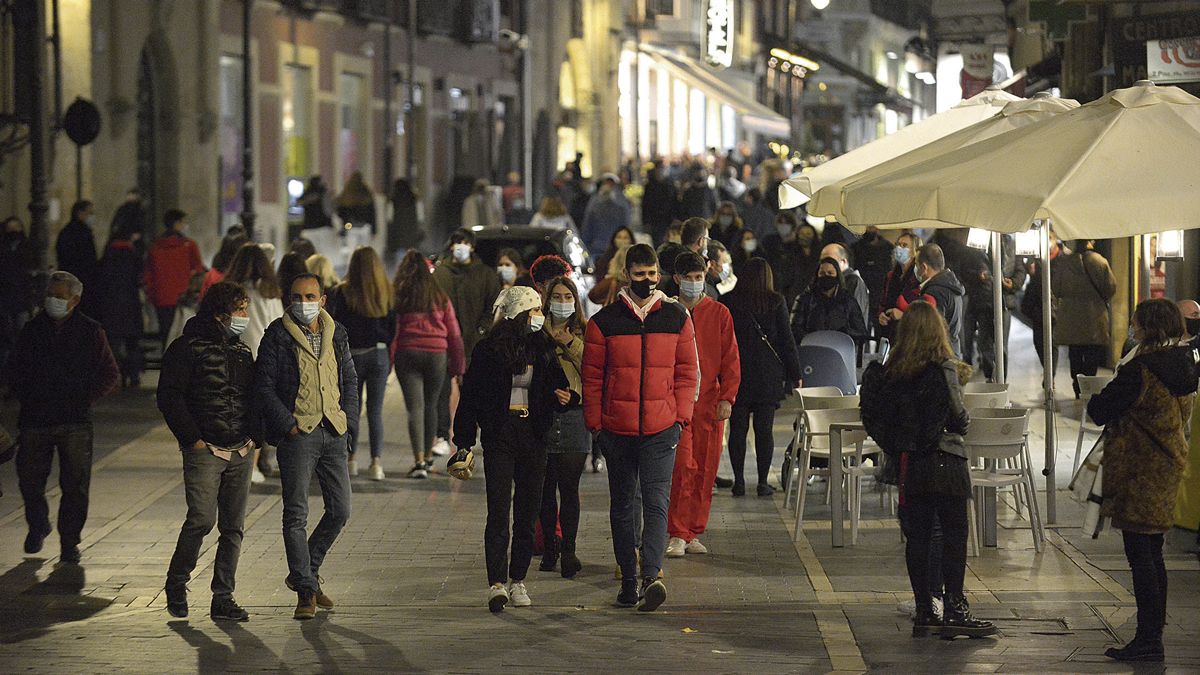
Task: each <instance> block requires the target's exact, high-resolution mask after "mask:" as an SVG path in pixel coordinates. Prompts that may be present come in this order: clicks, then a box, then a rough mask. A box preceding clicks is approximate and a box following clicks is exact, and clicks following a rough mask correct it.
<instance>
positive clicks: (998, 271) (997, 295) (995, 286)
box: [992, 232, 1008, 382]
mask: <svg viewBox="0 0 1200 675" xmlns="http://www.w3.org/2000/svg"><path fill="white" fill-rule="evenodd" d="M1003 244H1004V242H1003V235H1001V234H1000V233H999V232H993V233H992V318H993V322H992V329H993V330H994V331H995V341H994V343H993V344H994V345H995V349H994V350H993V351H995V363H994V364H993V365H994V367H995V370H994V371H993V373H992V382H1005V381H1006V380H1007V379H1008V378H1007V377H1005V372H1006V371H1005V365H1006V363H1007V361H1008V354H1007V351H1008V342H1007V341H1006V340H1005V339H1004V250H1003V249H1004V246H1003Z"/></svg>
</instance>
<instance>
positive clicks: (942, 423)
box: [861, 301, 996, 638]
mask: <svg viewBox="0 0 1200 675" xmlns="http://www.w3.org/2000/svg"><path fill="white" fill-rule="evenodd" d="M874 368H876V367H872V369H870V370H872V371H873V370H874ZM875 372H877V371H875ZM970 373H971V369H970V367H968V366H966V365H965V364H963V363H961V362H959V361H957V360H956V359H955V357H954V350H953V349H952V348H951V347H950V336H949V333H948V332H947V330H946V322H945V321H944V320H943V319H942V317H941V315H940V314H938V311H937V310H936V309H935V308H934V307H933V305H930V304H928V303H926V302H923V301H918V302H914V303H913V304H912V305H910V306H909V308H908V311H906V312H905V313H904V317H903V318H902V319H901V320H900V323H899V326H898V327H897V329H896V340H895V342H894V343H893V344H892V349H891V353H890V354H889V355H888V360H887V363H886V364H885V365H884V366H883V374H882V377H878V376H874V375H868V374H864V376H863V386H862V392H861V395H862V411H863V425H864V426H865V427H866V429H867V432H868V433H869V434H871V436H872V437H873V438H874V439H875V440H876V441H877V442H878V443H879V444H880V446H881V447H882V448H883V449H884V451H885V452H887V454H888V456H889V458H896V461H897V462H898V463H899V469H898V473H899V486H900V526H901V528H902V529H903V531H904V535H905V537H906V538H907V542H906V548H905V563H906V564H907V567H908V578H909V582H910V583H911V584H912V590H913V595H914V596H915V600H916V614H915V615H914V617H913V636H914V637H918V636H922V635H927V634H929V633H931V632H933V633H937V632H940V633H941V635H942V637H945V638H951V637H955V636H958V635H967V636H970V637H984V636H988V635H993V634H995V632H996V627H995V626H993V625H992V624H991V623H989V622H987V621H981V620H978V619H975V618H974V617H972V616H971V612H970V608H969V607H968V605H967V598H966V596H965V595H964V594H963V577H964V576H965V575H966V569H967V517H968V516H967V500H968V499H970V497H971V476H970V473H969V471H968V467H967V451H966V447H965V446H964V444H963V434H965V433H967V425H968V423H969V422H970V418H969V416H968V415H967V410H966V407H965V406H964V405H963V396H962V384H963V383H964V382H966V380H967V379H968V378H969V377H970ZM939 524H940V527H941V531H942V543H941V550H940V556H939V555H937V554H936V553H934V554H933V555H931V551H932V546H933V545H936V539H935V537H934V532H935V529H936V528H937V527H938V525H939ZM939 559H940V566H941V575H942V580H943V582H944V584H945V597H944V600H943V602H944V608H945V609H944V612H943V614H942V615H939V614H938V613H937V612H936V610H935V609H934V605H933V594H932V593H931V590H930V589H931V587H932V586H933V584H931V583H930V578H931V576H936V570H933V569H931V565H932V564H939V563H937V562H931V561H938V560H939Z"/></svg>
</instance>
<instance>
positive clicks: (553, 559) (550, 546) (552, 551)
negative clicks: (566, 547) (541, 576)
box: [538, 534, 559, 572]
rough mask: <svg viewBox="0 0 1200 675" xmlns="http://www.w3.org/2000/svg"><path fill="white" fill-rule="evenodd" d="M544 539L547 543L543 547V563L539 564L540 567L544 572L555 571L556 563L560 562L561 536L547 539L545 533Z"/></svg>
mask: <svg viewBox="0 0 1200 675" xmlns="http://www.w3.org/2000/svg"><path fill="white" fill-rule="evenodd" d="M543 539H544V541H545V544H543V547H542V564H540V565H538V569H539V570H541V571H543V572H553V571H554V567H555V565H557V564H558V543H559V538H558V537H554V538H551V539H546V538H545V535H544V534H543Z"/></svg>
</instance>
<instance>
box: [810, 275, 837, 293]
mask: <svg viewBox="0 0 1200 675" xmlns="http://www.w3.org/2000/svg"><path fill="white" fill-rule="evenodd" d="M837 285H838V280H837V277H817V280H816V281H814V282H813V288H815V289H817V290H818V291H820V292H822V293H828V292H829V291H831V290H833V289H834V288H836V287H837Z"/></svg>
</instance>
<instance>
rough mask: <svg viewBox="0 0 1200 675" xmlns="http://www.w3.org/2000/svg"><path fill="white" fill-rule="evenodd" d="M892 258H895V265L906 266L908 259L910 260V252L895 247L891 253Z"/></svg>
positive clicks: (901, 247) (900, 247)
mask: <svg viewBox="0 0 1200 675" xmlns="http://www.w3.org/2000/svg"><path fill="white" fill-rule="evenodd" d="M893 256H894V257H895V258H896V262H897V263H899V264H900V265H901V266H904V265H907V264H908V261H909V259H911V258H912V251H910V250H909V249H907V248H904V247H903V246H897V247H896V248H895V249H894V251H893Z"/></svg>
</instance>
